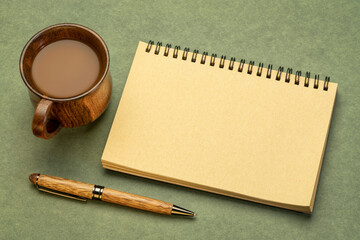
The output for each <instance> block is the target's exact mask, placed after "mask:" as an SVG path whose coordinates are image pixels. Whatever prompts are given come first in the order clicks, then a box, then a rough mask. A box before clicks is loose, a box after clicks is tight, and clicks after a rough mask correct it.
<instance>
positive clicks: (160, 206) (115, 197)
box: [101, 188, 173, 215]
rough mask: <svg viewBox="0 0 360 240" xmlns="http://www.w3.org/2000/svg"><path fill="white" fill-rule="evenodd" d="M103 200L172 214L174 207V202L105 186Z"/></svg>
mask: <svg viewBox="0 0 360 240" xmlns="http://www.w3.org/2000/svg"><path fill="white" fill-rule="evenodd" d="M101 200H102V201H105V202H110V203H115V204H119V205H123V206H128V207H133V208H138V209H142V210H146V211H150V212H156V213H162V214H167V215H171V211H172V207H173V204H171V203H168V202H164V201H160V200H156V199H152V198H148V197H143V196H138V195H135V194H131V193H126V192H121V191H118V190H114V189H110V188H104V191H103V193H102V196H101Z"/></svg>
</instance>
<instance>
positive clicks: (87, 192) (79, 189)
mask: <svg viewBox="0 0 360 240" xmlns="http://www.w3.org/2000/svg"><path fill="white" fill-rule="evenodd" d="M37 183H38V185H39V186H41V187H45V188H49V189H52V190H56V191H59V192H63V193H69V194H73V195H76V196H79V197H84V198H87V199H91V198H92V191H93V189H94V184H89V183H83V182H78V181H74V180H70V179H65V178H60V177H54V176H48V175H45V174H40V176H39V179H38V182H37Z"/></svg>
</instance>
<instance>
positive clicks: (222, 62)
mask: <svg viewBox="0 0 360 240" xmlns="http://www.w3.org/2000/svg"><path fill="white" fill-rule="evenodd" d="M153 45H154V41H151V40H150V41H149V43H148V45H147V47H146V49H145V51H146V52H150V50H151V48H152V46H153ZM161 46H162V43H161V42H157V43H156V46H155V51H154V54H156V55H159V53H160V48H161ZM170 48H171V44H166V46H165V50H164V56H165V57H168V56H169V50H170ZM179 50H180V46H175V47H174V53H173V58H177V57H178V55H179ZM189 51H190V49H189V48H184V50H183V55H182V56H181V58H182V60H187V58H188V54H189ZM198 53H199V50H196V49H195V50H194V51H193V52H192V55H191V62H193V63H195V62H196V60H197V58H198ZM207 57H208V52H203V53H202V54H201V58H200V64H205V62H206V58H207ZM216 57H217V55H216V54H214V53H213V54H211V57H210V63H209V64H210V66H212V67H214V66H215V59H216ZM225 60H226V56H225V55H221V58H220V63H219V68H224V66H225ZM234 65H235V57H232V58H231V59H230V62H229V66H228V70H233V69H234ZM244 65H245V59H241V60H240V62H239V67H238V69H237V70H238V72H242V71H243V70H244ZM254 65H255V62H254V61H249V63H248V69H247V71H246V72H247V74H252V73H253V67H254ZM263 67H264V63H262V62H259V65H258V67H257V71H256V76H258V77H261V75H262V72H263ZM272 68H273V65H272V64H269V65H268V68H267V71H266V78H271V73H272ZM283 71H284V67H282V66H280V67H279V68H278V70H277V73H276V77H275V80H277V81H280V80H281V75H282V73H283ZM292 73H293V69H292V68H288V69H287V70H286V74H285V82H286V83H290V77H291V75H292ZM310 75H311V74H310V72H306V74H305V81H304V87H309V82H310ZM300 77H301V71H296V73H295V81H294V84H295V85H299V84H300ZM319 80H320V76H319V74H315V78H314V86H313V88H315V89H318V88H319ZM329 82H330V77H329V76H326V77H325V80H324V87H323V90H324V91H327V90H328V89H329Z"/></svg>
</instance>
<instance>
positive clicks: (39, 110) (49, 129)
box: [32, 99, 61, 139]
mask: <svg viewBox="0 0 360 240" xmlns="http://www.w3.org/2000/svg"><path fill="white" fill-rule="evenodd" d="M53 104H54V102H52V101H49V100H47V99H41V100H40V101H39V103H38V104H37V106H36V109H35V113H34V117H33V121H32V131H33V133H34V135H35V136H37V137H39V138H43V139H50V138H52V137H54V136H55V135H56V134H57V133H58V132H59V131H60V129H61V124H60V123H59V122H58V121H56V120H53V119H50V115H51V114H50V112H51V108H52V105H53Z"/></svg>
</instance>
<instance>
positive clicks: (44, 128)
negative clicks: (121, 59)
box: [20, 23, 112, 139]
mask: <svg viewBox="0 0 360 240" xmlns="http://www.w3.org/2000/svg"><path fill="white" fill-rule="evenodd" d="M65 39H66V40H77V41H80V42H82V43H85V44H86V45H88V46H89V47H91V48H92V50H94V51H95V52H96V54H97V56H98V58H99V62H100V74H99V77H98V79H97V81H96V83H95V85H94V86H93V87H91V88H90V89H89V90H87V91H85V92H83V93H81V94H79V95H77V96H74V97H70V98H54V97H49V96H46V95H45V94H42V93H40V92H39V91H38V90H37V89H36V88H35V86H34V82H33V78H32V74H31V68H32V64H33V62H34V59H35V56H36V55H37V54H38V53H39V51H40V50H41V49H43V48H44V47H45V46H47V45H49V44H51V43H54V42H56V41H59V40H65ZM109 65H110V57H109V51H108V49H107V47H106V45H105V42H104V41H103V39H102V38H101V37H100V36H99V35H98V34H97V33H95V32H94V31H93V30H91V29H89V28H87V27H84V26H81V25H78V24H68V23H66V24H57V25H53V26H50V27H47V28H45V29H43V30H41V31H40V32H38V33H37V34H35V35H34V36H33V37H32V38H31V39H30V40H29V41H28V43H27V44H26V45H25V47H24V49H23V51H22V53H21V57H20V73H21V77H22V79H23V80H24V83H25V85H26V86H27V87H28V90H29V95H30V100H31V102H32V104H33V105H34V106H35V113H34V117H33V121H32V130H33V133H34V135H35V136H37V137H40V138H44V139H50V138H52V137H54V136H55V135H56V134H57V133H58V132H59V130H60V129H61V127H65V128H75V127H79V126H83V125H86V124H88V123H90V122H93V121H95V120H96V119H97V118H98V117H99V116H100V115H101V114H102V113H103V112H104V111H105V109H106V108H107V106H108V103H109V101H110V96H111V90H112V80H111V76H110V72H109Z"/></svg>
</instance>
